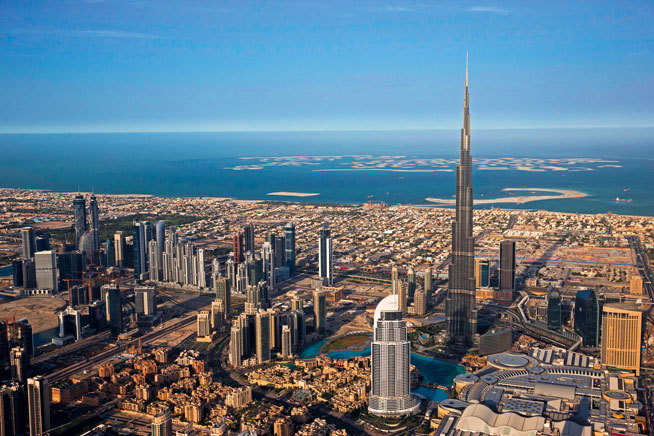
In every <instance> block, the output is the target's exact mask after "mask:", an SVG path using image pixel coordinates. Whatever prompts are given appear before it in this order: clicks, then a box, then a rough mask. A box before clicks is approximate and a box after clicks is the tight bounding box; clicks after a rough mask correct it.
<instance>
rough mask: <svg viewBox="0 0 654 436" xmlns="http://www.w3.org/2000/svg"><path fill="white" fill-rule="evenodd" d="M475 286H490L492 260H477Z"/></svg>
mask: <svg viewBox="0 0 654 436" xmlns="http://www.w3.org/2000/svg"><path fill="white" fill-rule="evenodd" d="M475 286H476V287H478V288H487V287H489V286H490V260H488V259H475Z"/></svg>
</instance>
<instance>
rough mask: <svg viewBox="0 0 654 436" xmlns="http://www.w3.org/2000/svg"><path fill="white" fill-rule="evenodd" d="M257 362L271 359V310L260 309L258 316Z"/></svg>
mask: <svg viewBox="0 0 654 436" xmlns="http://www.w3.org/2000/svg"><path fill="white" fill-rule="evenodd" d="M255 325H256V327H255V328H256V349H257V350H256V351H257V363H264V362H268V361H270V312H264V311H259V312H258V313H257V318H256V323H255Z"/></svg>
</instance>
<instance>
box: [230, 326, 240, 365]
mask: <svg viewBox="0 0 654 436" xmlns="http://www.w3.org/2000/svg"><path fill="white" fill-rule="evenodd" d="M238 321H239V320H238V319H236V320H234V324H233V325H232V329H231V332H230V340H229V364H230V365H232V366H233V367H234V368H240V367H241V365H242V363H243V330H242V329H241V327H240V325H239V322H238Z"/></svg>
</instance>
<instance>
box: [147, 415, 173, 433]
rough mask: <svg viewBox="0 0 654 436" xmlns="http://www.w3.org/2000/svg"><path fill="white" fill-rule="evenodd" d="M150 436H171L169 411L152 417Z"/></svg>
mask: <svg viewBox="0 0 654 436" xmlns="http://www.w3.org/2000/svg"><path fill="white" fill-rule="evenodd" d="M152 436H173V420H172V418H171V416H170V412H169V411H165V412H162V413H159V414H158V415H156V416H155V417H154V419H153V420H152Z"/></svg>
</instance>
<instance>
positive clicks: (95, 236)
mask: <svg viewBox="0 0 654 436" xmlns="http://www.w3.org/2000/svg"><path fill="white" fill-rule="evenodd" d="M89 224H90V225H91V235H92V236H91V246H92V250H93V253H94V255H95V254H96V253H98V252H99V251H100V210H99V209H98V200H97V198H96V197H95V195H91V198H90V200H89Z"/></svg>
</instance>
